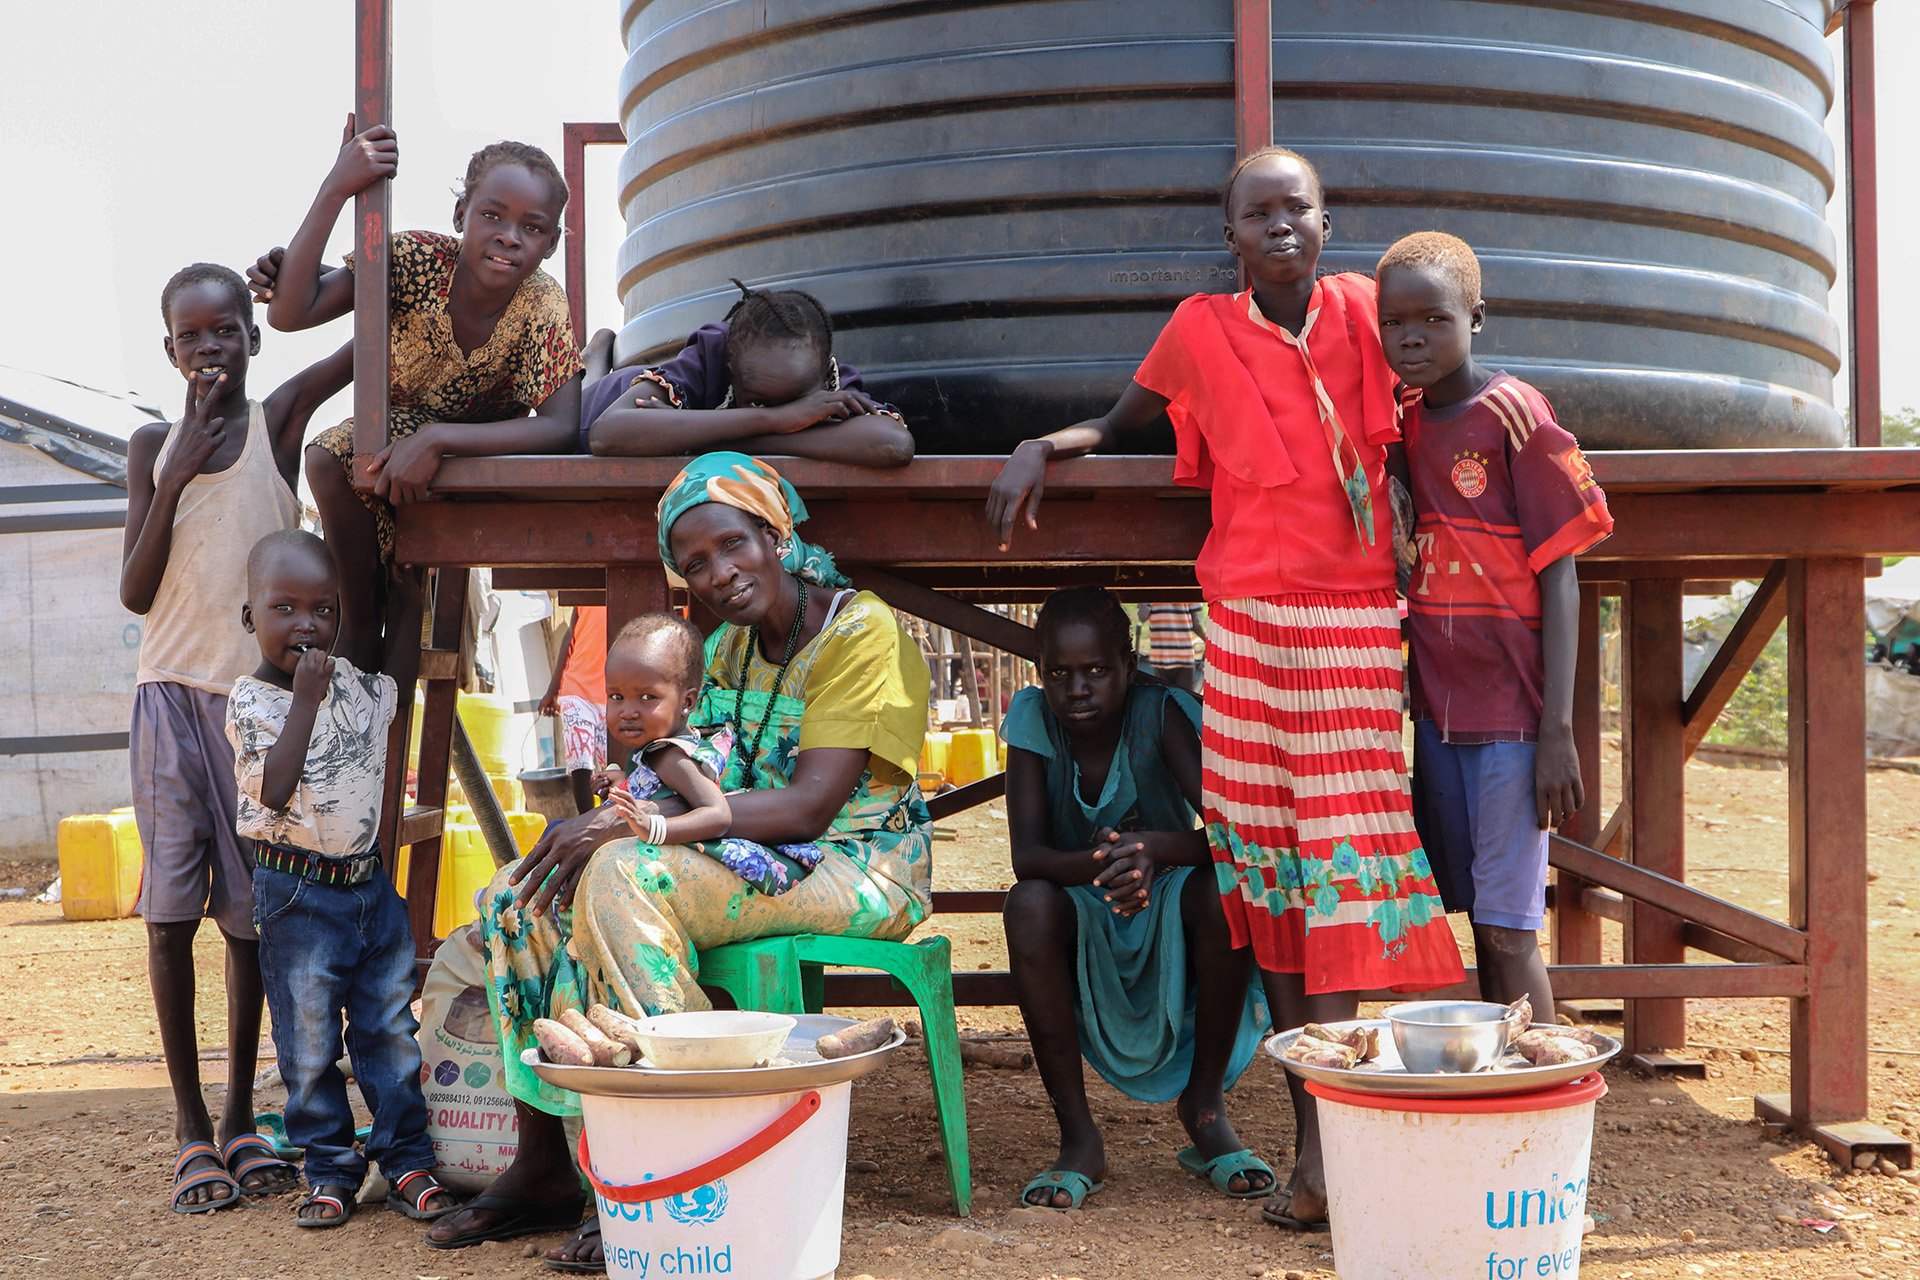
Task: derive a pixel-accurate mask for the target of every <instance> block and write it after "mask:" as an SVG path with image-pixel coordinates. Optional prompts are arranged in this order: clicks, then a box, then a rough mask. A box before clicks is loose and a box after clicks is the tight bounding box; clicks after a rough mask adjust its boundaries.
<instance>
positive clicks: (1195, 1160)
mask: <svg viewBox="0 0 1920 1280" xmlns="http://www.w3.org/2000/svg"><path fill="white" fill-rule="evenodd" d="M1178 1159H1179V1161H1180V1167H1181V1168H1182V1169H1185V1170H1186V1171H1187V1172H1188V1173H1190V1174H1192V1175H1193V1176H1194V1177H1196V1178H1205V1179H1206V1180H1207V1181H1208V1182H1210V1183H1212V1184H1213V1189H1214V1190H1215V1191H1218V1192H1219V1193H1220V1194H1221V1195H1223V1196H1231V1197H1232V1198H1233V1199H1235V1200H1263V1199H1265V1198H1266V1197H1268V1196H1270V1195H1272V1194H1273V1187H1274V1178H1273V1166H1272V1165H1270V1164H1268V1163H1267V1162H1266V1161H1265V1160H1262V1159H1261V1158H1260V1157H1259V1156H1257V1155H1255V1154H1253V1152H1251V1151H1249V1150H1248V1149H1247V1148H1245V1147H1242V1148H1240V1149H1239V1150H1238V1151H1229V1152H1227V1153H1226V1154H1225V1155H1222V1156H1215V1157H1214V1158H1213V1159H1211V1160H1203V1159H1201V1158H1200V1148H1198V1147H1188V1148H1187V1149H1186V1150H1185V1151H1182V1152H1181V1153H1180V1155H1179V1157H1178ZM1253 1173H1264V1174H1266V1175H1267V1185H1266V1186H1264V1187H1255V1186H1253V1185H1252V1179H1251V1178H1248V1179H1247V1181H1248V1186H1247V1189H1246V1190H1245V1191H1235V1190H1234V1189H1233V1188H1232V1187H1231V1186H1229V1185H1228V1184H1229V1183H1231V1182H1232V1181H1233V1180H1234V1179H1235V1178H1246V1177H1247V1175H1248V1174H1253Z"/></svg>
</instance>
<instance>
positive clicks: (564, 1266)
mask: <svg viewBox="0 0 1920 1280" xmlns="http://www.w3.org/2000/svg"><path fill="white" fill-rule="evenodd" d="M599 1235H600V1215H599V1214H597V1213H596V1214H595V1215H594V1216H593V1220H592V1221H591V1222H583V1223H581V1224H580V1230H579V1231H578V1232H576V1233H575V1235H574V1237H573V1239H574V1240H575V1241H579V1240H585V1239H586V1238H587V1237H588V1236H593V1237H595V1238H596V1239H597V1238H599ZM540 1265H541V1266H543V1267H545V1268H546V1269H547V1270H549V1271H568V1272H573V1273H575V1274H578V1275H600V1274H602V1273H604V1272H605V1271H606V1269H607V1263H606V1259H605V1258H604V1257H602V1259H601V1260H600V1261H599V1262H581V1261H578V1260H576V1259H569V1260H568V1261H565V1262H562V1261H561V1260H560V1259H558V1258H542V1259H541V1260H540Z"/></svg>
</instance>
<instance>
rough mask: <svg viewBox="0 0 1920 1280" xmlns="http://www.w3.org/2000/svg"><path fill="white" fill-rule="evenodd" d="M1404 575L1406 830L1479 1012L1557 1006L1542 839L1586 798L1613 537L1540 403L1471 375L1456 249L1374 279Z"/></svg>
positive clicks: (1463, 278)
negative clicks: (1402, 465)
mask: <svg viewBox="0 0 1920 1280" xmlns="http://www.w3.org/2000/svg"><path fill="white" fill-rule="evenodd" d="M1377 279H1378V284H1379V315H1380V340H1381V343H1382V345H1383V346H1384V347H1385V349H1386V356H1387V363H1388V364H1390V365H1391V366H1393V370H1394V372H1395V373H1396V374H1398V375H1399V377H1400V381H1401V383H1402V384H1403V387H1404V391H1403V393H1402V397H1401V413H1402V428H1401V430H1402V438H1403V439H1404V440H1405V442H1406V464H1407V471H1408V475H1409V484H1408V489H1409V492H1410V493H1411V495H1412V497H1413V507H1414V513H1415V519H1414V542H1415V548H1416V551H1417V555H1418V559H1417V562H1416V563H1415V565H1414V569H1413V583H1412V586H1411V587H1410V588H1409V590H1408V592H1407V628H1408V639H1409V652H1410V668H1411V672H1412V680H1411V688H1412V706H1413V718H1414V772H1413V788H1414V814H1415V818H1416V820H1417V822H1418V825H1419V828H1420V836H1421V842H1422V844H1423V845H1424V847H1425V848H1426V850H1427V853H1428V856H1429V857H1430V858H1432V860H1433V863H1434V870H1435V874H1436V876H1437V877H1438V878H1439V880H1440V886H1441V890H1442V894H1443V896H1444V897H1445V898H1446V901H1447V905H1448V906H1449V907H1450V908H1452V909H1453V910H1456V911H1467V912H1470V913H1471V916H1472V920H1473V938H1474V950H1475V952H1476V954H1477V956H1478V961H1479V971H1480V990H1481V994H1482V996H1483V997H1485V998H1486V999H1489V1000H1497V1001H1500V1002H1502V1003H1505V1002H1507V1001H1510V1000H1513V999H1515V998H1517V997H1519V996H1521V995H1528V996H1531V997H1532V1000H1533V1008H1534V1010H1535V1013H1536V1014H1537V1015H1538V1016H1539V1017H1540V1018H1541V1019H1542V1020H1544V1021H1548V1022H1551V1021H1552V1020H1553V1016H1554V1006H1553V992H1552V989H1551V987H1550V986H1549V984H1548V980H1547V967H1546V963H1545V961H1544V960H1543V959H1542V958H1541V955H1540V941H1539V929H1540V926H1541V923H1542V920H1543V916H1544V914H1545V905H1546V901H1545V900H1546V883H1547V831H1548V829H1549V828H1551V827H1553V826H1557V825H1558V824H1559V823H1560V822H1562V821H1564V820H1565V819H1566V817H1567V816H1568V815H1569V814H1571V813H1572V812H1573V811H1574V810H1576V809H1578V808H1579V807H1580V805H1581V804H1582V802H1583V801H1584V799H1585V797H1584V796H1583V795H1582V793H1581V785H1580V761H1579V757H1578V755H1577V754H1576V753H1575V750H1574V745H1573V664H1574V651H1575V640H1576V631H1575V628H1576V625H1577V624H1576V619H1577V617H1578V613H1579V603H1580V589H1579V586H1578V584H1577V583H1576V582H1575V580H1574V573H1573V558H1574V556H1576V555H1578V554H1579V553H1580V552H1582V551H1585V550H1587V549H1588V548H1589V547H1592V546H1593V545H1594V544H1595V543H1597V542H1599V541H1600V540H1601V539H1602V538H1605V537H1606V536H1607V534H1608V533H1610V532H1611V531H1612V529H1613V517H1612V516H1611V515H1609V514H1608V512H1607V503H1606V495H1605V494H1603V493H1602V492H1601V491H1600V487H1599V486H1598V485H1596V484H1595V483H1594V481H1593V471H1592V469H1591V468H1590V467H1588V465H1587V460H1586V459H1585V458H1584V457H1582V456H1581V453H1580V448H1579V446H1578V445H1577V444H1576V443H1575V442H1574V439H1573V437H1572V436H1571V435H1569V434H1568V433H1567V432H1566V431H1565V430H1564V429H1563V428H1562V427H1561V426H1560V425H1559V424H1558V423H1557V422H1555V421H1554V418H1553V408H1552V406H1550V405H1549V404H1548V403H1547V400H1546V397H1545V396H1543V395H1541V394H1540V393H1539V392H1538V391H1536V390H1535V389H1534V388H1533V387H1531V386H1529V385H1527V384H1526V383H1524V382H1522V381H1520V380H1519V379H1518V378H1515V377H1513V376H1511V375H1510V374H1507V373H1503V372H1500V371H1497V370H1488V369H1483V368H1481V367H1480V366H1479V365H1477V364H1475V363H1474V360H1473V352H1472V345H1473V335H1474V334H1475V333H1478V332H1479V331H1480V326H1481V323H1482V322H1483V321H1484V319H1485V318H1486V303H1485V302H1484V301H1483V300H1482V299H1481V297H1480V263H1479V260H1478V259H1477V258H1475V257H1474V254H1473V250H1472V249H1470V248H1468V247H1467V245H1466V243H1465V242H1464V241H1461V240H1459V239H1456V238H1455V237H1453V236H1450V235H1443V234H1441V233H1439V232H1434V231H1427V232H1422V233H1420V234H1418V235H1412V236H1408V237H1406V238H1405V239H1403V240H1401V241H1399V242H1398V243H1396V244H1395V245H1394V246H1393V247H1392V248H1390V249H1388V250H1387V252H1386V254H1385V255H1384V256H1383V257H1382V258H1381V259H1380V265H1379V268H1378V272H1377Z"/></svg>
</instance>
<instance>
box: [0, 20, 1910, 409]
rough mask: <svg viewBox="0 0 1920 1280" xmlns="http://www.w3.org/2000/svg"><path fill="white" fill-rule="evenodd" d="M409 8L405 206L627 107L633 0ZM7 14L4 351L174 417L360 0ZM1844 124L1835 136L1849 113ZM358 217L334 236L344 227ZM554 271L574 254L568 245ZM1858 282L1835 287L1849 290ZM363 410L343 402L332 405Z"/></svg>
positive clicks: (0, 209)
mask: <svg viewBox="0 0 1920 1280" xmlns="http://www.w3.org/2000/svg"><path fill="white" fill-rule="evenodd" d="M394 8H395V11H396V19H395V30H394V59H395V63H396V66H397V68H398V72H397V74H396V75H395V77H394V91H395V105H394V116H395V120H394V123H395V126H396V128H397V129H398V130H399V133H400V140H401V168H400V177H399V180H398V182H397V183H396V185H395V191H394V225H396V226H400V227H429V228H440V229H450V226H449V219H450V217H451V212H452V205H453V196H452V188H453V187H454V186H455V185H456V184H457V183H458V181H459V179H460V176H461V174H462V172H463V171H464V169H465V164H466V158H467V156H468V155H469V154H470V153H471V152H472V151H474V150H475V149H476V148H478V147H480V146H483V145H485V144H486V143H488V142H491V141H494V140H495V139H498V138H517V139H520V140H523V141H526V142H532V143H535V144H537V145H539V146H541V147H544V148H546V149H547V151H548V152H549V153H550V154H552V155H553V156H554V158H555V160H556V161H557V160H559V158H560V125H561V123H562V122H564V121H570V120H578V121H598V120H611V119H613V116H614V111H615V107H616V101H615V97H616V94H617V92H618V87H619V76H620V68H621V65H622V63H623V62H624V51H623V50H622V48H621V42H620V33H619V26H618V14H617V5H616V3H615V0H558V2H557V3H552V4H544V5H533V6H529V5H527V4H524V3H519V4H506V3H502V2H501V0H460V2H459V3H457V4H456V3H401V4H396V5H395V6H394ZM1875 8H1876V15H1877V16H1876V23H1877V29H1878V39H1879V86H1878V89H1879V119H1880V134H1881V164H1880V208H1881V210H1882V217H1881V226H1882V228H1883V230H1882V238H1883V251H1882V272H1881V291H1882V297H1883V299H1884V303H1883V309H1890V307H1891V304H1892V302H1893V300H1895V299H1898V298H1900V297H1904V296H1908V295H1910V294H1912V293H1914V292H1916V291H1920V255H1915V254H1912V253H1910V252H1907V251H1905V248H1904V242H1903V241H1902V240H1900V239H1899V237H1898V234H1897V232H1898V229H1899V227H1900V226H1901V225H1902V224H1903V222H1904V221H1905V218H1904V217H1903V216H1902V215H1903V214H1904V213H1905V212H1906V211H1908V210H1911V209H1912V208H1914V207H1915V206H1916V204H1917V203H1920V176H1916V170H1915V169H1914V168H1913V167H1912V166H1907V165H1902V164H1898V163H1895V157H1896V153H1897V152H1898V151H1899V149H1900V147H1901V145H1902V144H1901V141H1900V140H1901V138H1902V136H1903V132H1902V129H1901V122H1903V121H1906V120H1910V119H1913V118H1915V117H1916V116H1920V77H1916V76H1913V75H1909V74H1904V73H1903V72H1902V70H1901V68H1902V65H1903V63H1909V62H1911V61H1912V60H1913V59H1914V57H1915V56H1916V55H1920V6H1917V5H1914V4H1898V3H1883V4H1879V5H1877V6H1876V7H1875ZM0 21H3V23H4V26H3V27H0V30H4V33H5V42H6V46H7V47H8V48H11V49H12V50H13V51H14V53H13V56H12V57H11V58H10V59H9V60H8V66H7V70H6V74H5V75H4V76H0V174H4V175H6V177H7V179H8V182H7V187H8V191H7V194H6V197H5V199H4V201H0V228H3V229H4V231H5V238H4V243H6V244H8V245H10V246H11V247H12V248H11V251H12V253H13V260H12V262H10V263H9V264H8V269H7V272H6V281H7V288H6V291H5V295H4V296H5V304H4V306H0V363H3V364H8V365H13V366H15V367H18V368H24V369H32V370H36V371H38V372H43V373H49V374H53V375H56V376H59V377H65V378H70V379H73V380H74V381H78V382H83V383H88V384H91V385H94V386H98V387H102V388H105V389H108V390H130V391H133V392H136V393H137V394H139V395H141V396H143V397H145V398H146V399H147V400H148V401H149V402H151V403H156V404H159V405H161V406H162V407H163V408H165V409H166V411H167V412H169V413H175V412H177V402H178V401H179V399H180V397H181V394H182V391H181V386H182V384H181V382H180V380H179V377H178V375H177V374H175V373H174V372H173V371H172V369H171V368H170V367H169V366H168V365H167V363H166V360H165V357H164V354H163V353H162V351H161V347H160V338H161V335H162V328H161V325H160V319H159V293H160V286H161V285H162V284H164V283H165V281H166V278H167V277H168V275H170V274H171V273H172V272H173V271H174V269H176V268H177V267H180V266H182V265H184V264H186V263H188V262H192V261H195V260H199V259H210V260H213V261H218V262H226V263H229V264H231V265H233V266H235V267H242V266H244V265H245V264H246V263H248V262H251V261H252V260H253V258H254V257H255V256H257V255H258V254H259V253H260V252H261V251H262V250H264V249H267V248H269V247H271V246H272V245H275V244H284V243H285V242H286V240H287V238H288V237H289V236H291V235H292V234H293V231H294V229H295V228H296V227H297V226H298V225H299V222H300V219H301V217H302V216H303V215H304V214H305V212H306V209H307V205H308V203H309V202H310V201H311V200H312V198H313V193H314V190H315V188H316V187H317V186H318V184H319V181H320V178H321V177H322V175H323V174H324V173H325V172H326V169H327V167H328V166H329V165H330V164H331V163H332V159H333V156H334V153H335V151H336V150H337V148H338V145H339V138H340V125H341V122H342V120H343V118H344V117H345V114H346V112H347V111H348V109H349V108H350V107H351V105H352V95H351V88H352V76H353V46H352V20H351V6H350V4H348V3H347V0H330V2H329V3H312V2H310V0H309V2H302V3H290V2H287V0H281V2H279V3H262V2H261V0H200V3H196V4H194V5H191V6H180V5H174V4H128V3H125V0H66V2H65V3H61V4H58V5H35V6H31V7H30V8H29V7H27V6H20V5H11V6H9V7H8V13H7V16H6V17H5V19H4V20H0ZM1835 56H1836V59H1837V57H1838V49H1837V45H1836V48H1835ZM1830 132H1832V133H1833V134H1834V135H1835V137H1836V138H1838V135H1839V118H1838V114H1837V113H1836V114H1835V116H1834V117H1833V119H1832V120H1831V121H1830ZM617 151H618V148H614V147H603V148H594V149H591V150H590V151H589V152H588V157H589V168H588V191H587V195H586V199H587V206H588V209H589V214H590V221H589V234H588V243H589V246H590V247H591V248H592V249H593V250H594V253H593V254H592V255H591V256H590V258H589V260H588V280H589V294H588V300H587V302H588V318H589V324H590V326H592V327H599V326H602V325H607V326H612V325H615V324H616V322H617V321H618V319H619V314H618V310H619V309H618V302H617V300H616V299H615V298H614V296H613V288H612V270H613V254H614V252H615V250H616V248H617V246H618V244H619V240H620V236H621V233H622V229H621V225H620V220H619V217H618V213H617V211H616V210H615V208H614V205H613V181H614V174H615V167H616V165H617V161H618V157H617ZM1834 207H1835V210H1836V211H1837V210H1838V209H1839V208H1840V207H1841V206H1840V205H1839V204H1838V203H1837V202H1836V204H1835V206H1834ZM347 221H348V219H347V218H343V219H342V222H341V226H340V228H339V229H338V230H337V231H336V234H335V239H334V245H335V247H334V249H333V251H332V252H333V254H334V255H337V254H338V253H339V252H340V251H341V250H343V249H344V248H345V246H346V244H347V242H348V235H347V231H346V224H347ZM330 260H337V258H335V257H330ZM550 269H551V270H552V271H553V273H554V274H555V275H556V276H558V275H559V274H560V258H559V256H558V255H556V257H555V259H554V261H553V263H552V264H551V268H550ZM1844 300H1845V295H1844V293H1836V294H1835V297H1834V305H1835V308H1836V310H1838V311H1843V308H1844ZM1843 318H1844V317H1843ZM263 328H264V325H263ZM347 336H348V330H347V324H346V322H345V321H340V322H336V323H335V324H333V325H330V326H327V327H326V328H324V329H322V330H319V331H317V332H308V333H300V334H280V333H274V332H272V331H271V330H266V332H265V343H264V347H263V349H262V352H261V355H260V357H259V358H258V359H257V360H256V361H255V362H254V371H253V376H252V389H253V390H254V393H255V394H256V395H260V394H264V393H265V392H266V391H268V390H270V389H272V387H274V386H275V385H276V384H277V383H278V382H279V381H280V380H281V379H282V378H284V377H285V376H287V375H288V374H290V373H292V372H293V371H294V370H295V369H297V368H299V367H300V366H301V365H303V364H304V363H306V362H308V361H309V360H312V359H315V358H317V357H318V356H320V355H322V354H324V353H325V352H326V351H328V350H331V349H332V348H333V347H334V346H335V345H337V344H338V343H340V342H343V341H345V340H346V338H347ZM1840 394H1841V396H1842V398H1843V399H1844V396H1845V383H1844V379H1843V380H1842V382H1841V384H1840ZM1883 394H1884V399H1885V401H1886V404H1887V407H1888V408H1890V409H1891V408H1896V407H1898V406H1901V405H1920V362H1916V361H1910V360H1889V361H1888V362H1887V363H1886V368H1885V371H1884V373H1883ZM345 414H346V410H345V408H344V407H339V408H337V409H335V408H329V409H325V410H322V412H321V414H320V415H318V416H317V418H316V422H327V421H332V420H336V419H337V418H339V417H343V416H345Z"/></svg>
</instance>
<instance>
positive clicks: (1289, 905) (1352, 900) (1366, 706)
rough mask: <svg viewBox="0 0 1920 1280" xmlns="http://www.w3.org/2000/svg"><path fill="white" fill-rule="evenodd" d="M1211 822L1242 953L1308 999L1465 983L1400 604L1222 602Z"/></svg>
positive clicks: (1211, 732) (1224, 896)
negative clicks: (1414, 746)
mask: <svg viewBox="0 0 1920 1280" xmlns="http://www.w3.org/2000/svg"><path fill="white" fill-rule="evenodd" d="M1207 619H1208V620H1207V668H1206V690H1205V696H1204V697H1203V699H1202V704H1203V706H1202V721H1201V733H1200V752H1201V766H1202V771H1203V776H1202V790H1203V797H1202V799H1203V802H1204V805H1203V807H1204V809H1205V813H1204V815H1203V816H1204V818H1205V820H1206V825H1207V838H1208V842H1209V843H1210V844H1211V845H1212V847H1213V858H1214V871H1215V874H1216V876H1217V877H1218V881H1219V888H1220V894H1221V901H1222V904H1223V906H1224V907H1225V909H1226V915H1227V925H1228V928H1229V929H1230V930H1231V932H1232V935H1233V942H1234V945H1235V946H1237V947H1240V946H1249V945H1250V946H1252V947H1253V952H1254V959H1255V962H1256V963H1257V964H1258V965H1259V966H1260V967H1261V968H1262V969H1265V970H1267V971H1269V972H1275V973H1298V974H1303V975H1304V976H1305V979H1306V990H1307V994H1309V995H1318V994H1321V993H1323V992H1335V991H1365V990H1369V989H1375V988H1388V989H1391V990H1394V991H1425V990H1430V989H1432V988H1434V987H1442V986H1447V985H1449V984H1451V983H1455V982H1458V981H1460V980H1461V979H1462V977H1464V976H1465V975H1464V970H1463V969H1462V968H1461V964H1460V950H1459V947H1458V946H1457V945H1455V943H1454V940H1453V931H1452V930H1451V929H1450V928H1449V927H1448V926H1447V921H1446V915H1445V909H1444V908H1443V907H1442V906H1441V903H1440V894H1439V890H1438V888H1437V887H1436V886H1435V884H1434V880H1433V871H1432V868H1431V867H1430V866H1429V865H1428V862H1427V855H1426V852H1425V850H1423V849H1422V848H1421V846H1420V836H1419V834H1418V832H1416V831H1415V829H1414V825H1413V810H1412V805H1411V801H1410V792H1409V789H1408V785H1407V763H1406V754H1405V751H1404V749H1403V746H1402V737H1401V733H1402V729H1401V719H1402V713H1401V698H1400V687H1401V676H1402V665H1403V664H1402V658H1401V653H1400V625H1399V619H1398V617H1397V615H1396V614H1395V611H1394V606H1393V593H1392V592H1391V591H1381V592H1369V593H1356V594H1353V595H1290V596H1278V597H1271V598H1263V599H1240V600H1216V601H1213V602H1211V604H1210V605H1209V607H1208V612H1207Z"/></svg>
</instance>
